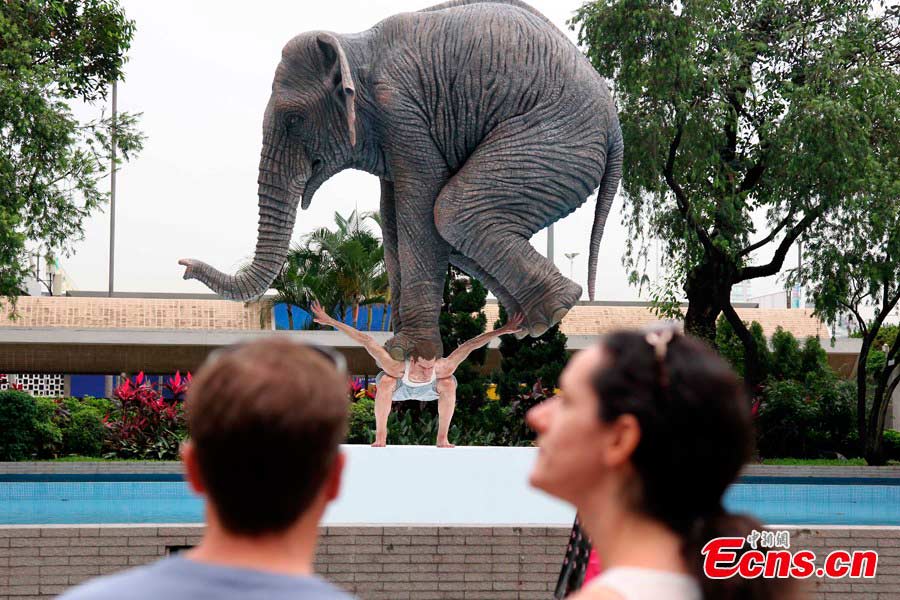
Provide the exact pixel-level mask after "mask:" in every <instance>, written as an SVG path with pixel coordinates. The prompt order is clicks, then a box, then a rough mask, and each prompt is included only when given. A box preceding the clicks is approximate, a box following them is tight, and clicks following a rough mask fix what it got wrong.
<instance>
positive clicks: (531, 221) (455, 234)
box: [435, 115, 605, 336]
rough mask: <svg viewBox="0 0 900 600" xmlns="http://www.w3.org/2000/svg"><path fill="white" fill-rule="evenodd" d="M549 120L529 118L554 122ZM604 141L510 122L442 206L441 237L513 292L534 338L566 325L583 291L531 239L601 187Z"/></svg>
mask: <svg viewBox="0 0 900 600" xmlns="http://www.w3.org/2000/svg"><path fill="white" fill-rule="evenodd" d="M543 117H545V115H530V117H529V120H530V121H531V122H547V121H545V120H544V118H543ZM578 127H583V128H584V129H583V130H582V131H581V132H580V133H579V131H577V130H576V128H578ZM604 140H605V138H604V135H603V134H602V133H600V132H599V131H598V132H597V133H596V134H594V132H593V131H591V127H590V126H587V125H585V124H567V125H563V126H560V127H558V128H548V129H544V130H540V131H537V130H534V129H532V128H530V127H526V126H523V123H522V122H520V121H517V120H510V121H507V122H505V123H503V124H501V125H500V126H498V127H496V128H495V129H494V130H493V131H492V132H491V134H490V135H489V136H488V137H487V138H486V139H485V141H483V142H482V143H481V144H480V145H479V146H478V148H476V149H475V151H474V152H473V153H472V155H471V156H470V157H469V159H468V160H467V161H466V164H465V165H464V166H463V168H462V169H460V170H459V171H458V172H457V173H456V174H455V175H454V176H453V178H452V179H451V180H450V181H449V182H448V183H447V185H445V186H444V188H443V189H442V190H441V193H440V195H439V196H438V200H437V202H436V204H435V223H436V225H437V229H438V232H439V233H440V234H441V236H442V237H443V238H444V239H445V240H447V241H448V242H449V243H450V245H451V246H453V248H454V250H456V251H457V252H459V253H460V254H462V255H464V256H466V257H468V258H469V259H471V260H472V261H473V262H474V263H475V264H476V265H478V266H479V267H481V268H482V270H484V271H485V272H486V273H487V274H489V275H490V276H491V277H493V278H494V280H496V282H497V283H498V284H499V286H500V287H502V288H504V289H506V290H507V291H508V292H509V294H510V295H511V297H512V298H513V299H514V301H515V302H516V303H517V304H519V306H521V307H522V309H523V312H524V314H525V319H526V326H527V329H528V331H529V333H530V334H531V335H533V336H539V335H542V334H543V333H544V332H545V331H547V329H548V328H550V327H552V326H553V325H555V324H556V323H559V322H560V321H561V320H562V318H563V317H564V316H565V314H566V313H567V312H568V311H569V309H571V308H572V306H574V305H575V304H576V303H577V302H578V300H579V298H580V297H581V291H582V290H581V286H580V285H578V284H577V283H575V282H573V281H570V280H569V279H567V278H566V277H564V276H563V275H562V274H561V273H560V272H559V270H558V269H557V268H556V266H555V265H554V264H553V263H552V262H551V261H550V260H548V259H547V258H546V257H544V256H542V255H541V254H539V253H538V252H537V251H536V250H535V249H534V248H533V247H532V245H531V244H530V242H529V240H530V239H531V236H533V235H534V234H535V233H536V232H537V231H539V230H541V229H543V228H544V227H546V226H547V225H549V224H550V223H553V222H554V221H557V220H559V219H560V218H562V217H564V216H566V215H568V214H570V213H571V212H572V211H574V210H575V209H576V208H577V207H578V206H580V205H581V204H582V203H583V202H584V201H585V199H586V198H587V196H588V195H589V194H590V192H591V191H592V190H593V189H594V188H596V186H597V185H598V184H599V181H600V178H601V176H602V173H603V161H604V158H605V148H604ZM498 174H502V176H500V177H498Z"/></svg>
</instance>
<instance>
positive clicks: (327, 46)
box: [316, 33, 356, 146]
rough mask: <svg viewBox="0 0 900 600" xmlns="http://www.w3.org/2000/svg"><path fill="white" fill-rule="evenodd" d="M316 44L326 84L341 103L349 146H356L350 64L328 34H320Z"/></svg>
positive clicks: (354, 99)
mask: <svg viewBox="0 0 900 600" xmlns="http://www.w3.org/2000/svg"><path fill="white" fill-rule="evenodd" d="M316 43H317V44H318V46H319V50H320V51H321V52H322V62H323V64H324V65H325V76H326V79H325V81H326V83H327V84H328V85H332V86H334V89H333V90H332V93H333V94H334V95H335V96H336V97H337V98H338V99H340V100H342V101H343V106H344V111H345V113H346V117H347V129H348V130H349V133H350V145H351V146H355V145H356V84H355V83H354V82H353V74H352V73H351V71H350V63H349V62H348V61H347V55H346V54H345V53H344V48H343V47H342V46H341V42H340V40H338V38H337V37H335V36H333V35H332V34H330V33H320V34H319V35H318V37H316Z"/></svg>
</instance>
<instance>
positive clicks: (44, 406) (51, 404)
mask: <svg viewBox="0 0 900 600" xmlns="http://www.w3.org/2000/svg"><path fill="white" fill-rule="evenodd" d="M35 404H36V405H37V414H36V415H35V439H34V450H35V452H36V454H37V457H38V458H55V457H56V456H57V455H58V454H59V453H60V452H61V451H62V445H63V433H62V429H60V427H59V423H58V422H57V420H58V416H57V415H58V412H59V406H58V405H57V403H56V400H54V399H53V398H35Z"/></svg>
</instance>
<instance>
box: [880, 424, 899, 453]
mask: <svg viewBox="0 0 900 600" xmlns="http://www.w3.org/2000/svg"><path fill="white" fill-rule="evenodd" d="M884 454H885V457H886V458H887V459H888V460H900V431H895V430H894V429H885V430H884Z"/></svg>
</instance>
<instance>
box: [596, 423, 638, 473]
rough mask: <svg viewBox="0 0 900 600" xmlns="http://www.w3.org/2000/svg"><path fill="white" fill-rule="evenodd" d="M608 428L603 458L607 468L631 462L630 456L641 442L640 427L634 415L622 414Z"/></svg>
mask: <svg viewBox="0 0 900 600" xmlns="http://www.w3.org/2000/svg"><path fill="white" fill-rule="evenodd" d="M608 427H609V433H608V437H607V440H608V441H607V447H606V451H605V452H604V457H605V460H606V464H607V466H609V467H618V466H620V465H623V464H625V463H626V462H628V461H629V460H631V456H632V455H633V454H634V451H635V450H636V449H637V447H638V444H639V443H640V441H641V425H640V423H639V422H638V420H637V417H635V416H634V415H631V414H624V415H620V416H619V417H618V418H617V419H616V420H615V421H613V422H612V423H611V424H609V426H608Z"/></svg>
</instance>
